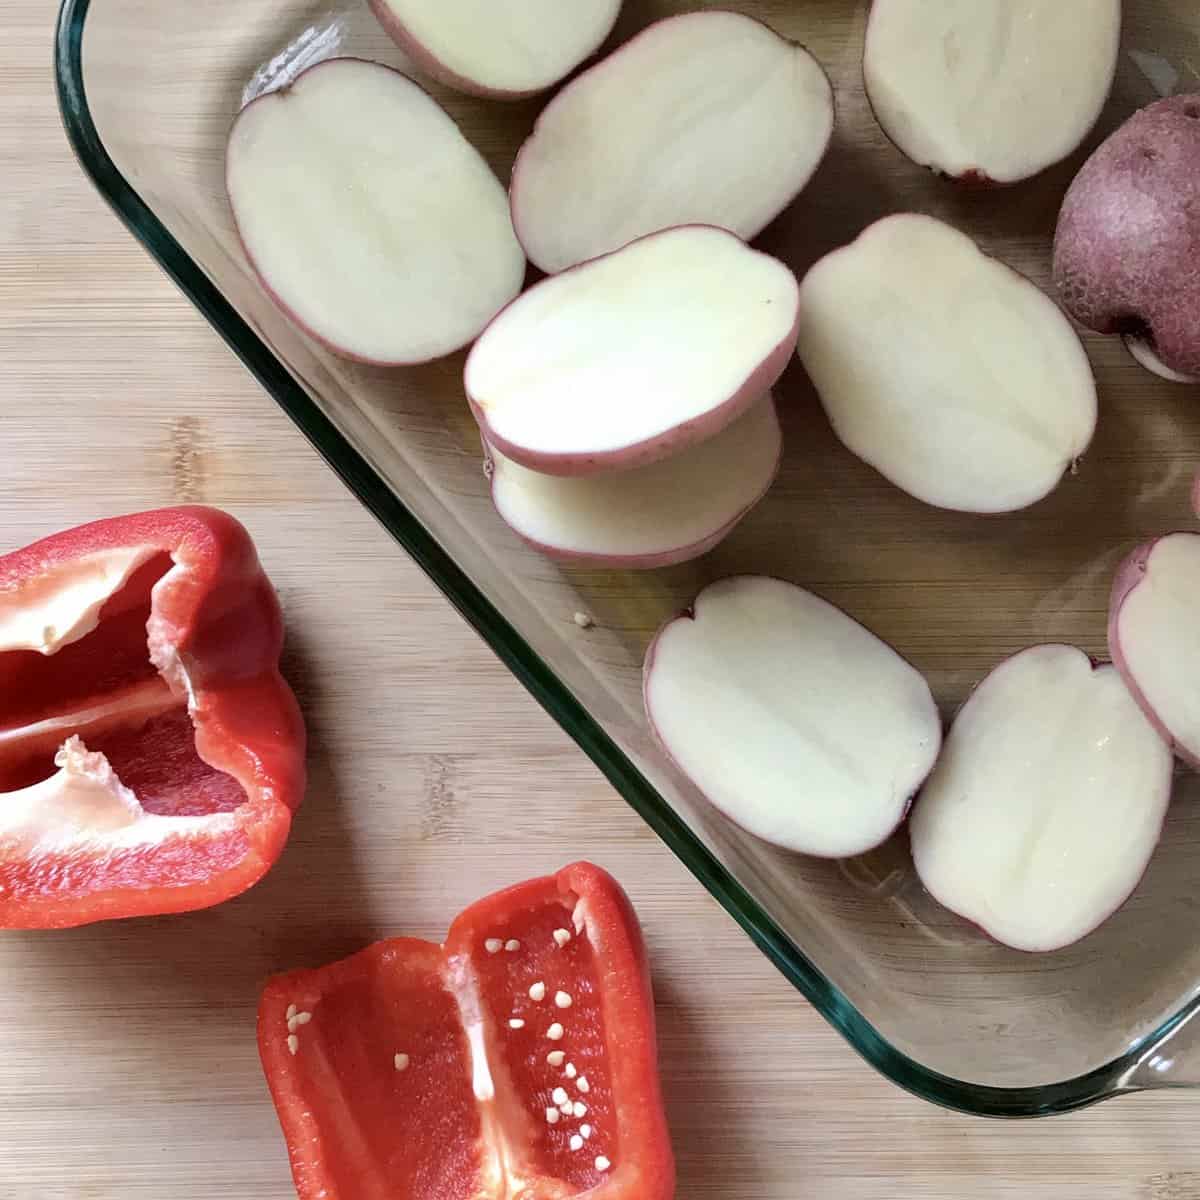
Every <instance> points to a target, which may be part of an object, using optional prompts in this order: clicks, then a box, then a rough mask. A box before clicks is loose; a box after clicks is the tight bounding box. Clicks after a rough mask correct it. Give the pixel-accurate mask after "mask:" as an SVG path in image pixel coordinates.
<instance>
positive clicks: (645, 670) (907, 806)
mask: <svg viewBox="0 0 1200 1200" xmlns="http://www.w3.org/2000/svg"><path fill="white" fill-rule="evenodd" d="M738 579H774V580H775V581H776V582H778V583H790V582H791V581H790V580H787V579H782V578H780V577H779V576H778V575H728V576H726V577H725V579H723V580H718V581H714V582H721V583H729V582H732V581H734V580H738ZM708 586H709V587H711V586H712V584H709V585H708ZM793 586H795V585H793ZM809 590H811V589H809ZM701 595H703V592H701ZM813 595H814V596H815V595H817V593H816V592H813ZM697 599H699V596H697ZM820 599H822V600H824V599H825V597H824V596H821V597H820ZM826 603H827V604H829V603H831V602H830V601H826ZM832 607H834V608H837V609H838V612H840V613H842V614H844V615H845V616H847V617H850V620H852V621H853V622H854V623H855V624H856V625H858V626H859V627H860V628H861V629H864V630H866V632H867V633H870V634H871V636H872V637H874V638H878V640H879V641H881V642H882V641H883V639H882V638H880V637H879V635H878V634H875V633H871V630H869V629H867V627H866V626H865V625H863V623H862V622H861V621H860V620H858V618H857V617H853V616H850V614H849V613H848V612H846V610H845V609H843V608H838V606H837V605H836V604H834V605H832ZM695 619H696V606H695V603H694V602H693V603H692V604H691V605H689V606H688V607H687V608H685V609H683V610H682V611H681V612H680V613H679V614H678V615H677V616H674V617H671V619H670V620H668V621H665V622H664V623H663V625H662V628H660V629H659V631H658V632H657V633H656V634H655V635H654V637H653V638H652V639H651V641H650V645H649V646H648V647H647V649H646V657H645V659H644V660H643V663H642V709H643V711H644V712H645V714H646V724H647V725H648V726H649V727H650V733H651V735H652V736H653V738H654V741H655V744H656V745H657V746H658V748H659V749H660V750H661V751H662V752H663V754H664V755H665V756H666V759H667V761H668V762H669V763H670V764H671V766H673V767H674V768H675V770H676V771H678V772H679V774H680V775H682V776H683V777H684V778H685V779H686V780H688V782H689V783H691V785H692V786H693V787H694V788H695V789H696V791H698V792H700V794H701V795H702V796H703V797H704V799H705V800H706V801H707V802H708V803H709V804H711V805H712V806H713V808H715V809H716V810H717V812H719V813H721V814H722V816H724V817H725V818H726V819H727V820H729V821H732V822H733V823H734V824H735V825H737V827H738V828H739V829H742V828H743V826H742V825H741V824H740V823H739V822H738V819H737V818H736V817H735V816H734V815H733V814H732V813H730V812H726V811H725V809H724V808H722V807H721V806H720V805H719V804H717V803H716V801H714V800H713V799H712V798H711V797H710V796H709V795H708V794H707V793H705V792H703V791H701V789H700V785H699V784H697V783H696V782H695V781H694V780H693V779H692V777H691V776H690V775H689V774H688V773H687V772H686V771H685V770H684V769H683V767H681V766H680V765H679V763H678V762H676V761H675V758H674V756H673V755H672V754H671V751H670V750H669V749H668V748H667V743H666V741H665V740H664V739H663V737H662V735H661V734H660V733H659V731H658V726H657V725H656V724H655V723H654V713H653V711H652V710H651V707H650V695H649V684H650V676H651V674H652V673H653V671H654V660H655V657H656V655H657V652H658V643H659V641H660V640H661V638H662V636H663V634H665V633H666V632H667V630H668V629H670V628H671V626H672V625H674V624H675V623H676V622H677V621H694V620H695ZM884 645H885V646H887V648H888V649H889V650H891V651H892V653H893V654H895V655H896V656H897V657H898V658H899V659H900V660H901V661H902V662H905V663H908V665H909V666H910V667H911V666H912V663H911V662H909V660H908V659H907V658H905V657H904V655H903V654H901V653H900V652H899V651H898V650H897V649H896V648H895V647H894V646H893V645H892V644H891V642H884ZM913 670H916V668H915V667H913ZM931 699H932V696H931ZM934 707H935V709H936V703H935V705H934ZM945 740H946V731H945V729H944V728H943V727H942V724H941V721H940V719H939V722H938V740H937V745H936V746H935V747H934V748H933V750H934V752H933V758H932V760H931V761H930V764H929V770H928V771H926V772H925V779H928V778H929V776H930V775H932V774H933V768H934V767H936V766H937V762H938V759H939V758H940V757H941V753H942V746H943V744H944V742H945ZM925 779H922V780H921V782H920V783H918V784H917V786H916V787H915V788H914V789H913V791H912V794H911V795H910V796H909V797H908V798H907V799H906V800H905V802H904V807H903V809H901V811H900V815H899V817H897V818H896V823H895V825H893V826H892V828H891V829H889V830H888V831H887V833H886V834H884V836H883V837H881V838H880V839H879V840H878V841H877V842H873V843H872V844H871V845H870V846H864V847H863V848H862V849H861V850H859V851H858V853H859V854H869V853H870V852H871V851H872V850H878V849H879V847H880V846H882V845H884V844H885V843H886V842H888V841H889V840H890V839H891V838H892V836H893V835H894V834H895V832H896V830H897V829H899V828H900V827H901V826H902V825H903V824H904V822H905V821H907V820H908V814H909V813H910V812H911V811H912V806H913V804H915V803H916V800H917V797H918V796H919V795H920V793H921V788H923V787H924V786H925ZM746 832H747V833H749V834H750V836H751V837H756V835H755V834H753V833H750V830H748V829H747V830H746ZM758 840H760V841H761V840H762V839H761V838H760V839H758ZM766 844H767V845H770V844H771V843H769V842H768V843H766ZM778 848H779V847H777V849H778ZM791 853H794V854H803V855H805V856H806V857H808V858H829V857H830V856H829V855H823V854H816V853H814V852H813V851H811V850H793V851H791Z"/></svg>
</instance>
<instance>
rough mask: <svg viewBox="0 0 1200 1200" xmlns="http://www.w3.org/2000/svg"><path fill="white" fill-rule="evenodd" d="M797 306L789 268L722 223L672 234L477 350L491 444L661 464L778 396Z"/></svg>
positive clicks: (530, 309)
mask: <svg viewBox="0 0 1200 1200" xmlns="http://www.w3.org/2000/svg"><path fill="white" fill-rule="evenodd" d="M797 303H798V288H797V284H796V278H795V276H794V275H793V274H792V273H791V271H790V270H789V269H788V268H787V267H785V266H784V265H783V264H782V263H781V262H779V261H778V260H777V259H774V258H771V257H769V256H768V255H766V254H761V253H759V252H758V251H756V250H751V249H750V248H749V247H748V246H746V245H745V243H744V242H742V241H740V240H739V239H738V238H736V237H734V235H733V234H731V233H727V232H726V231H724V230H721V229H715V228H713V227H711V226H699V225H693V226H687V227H684V228H681V229H669V230H666V231H664V232H662V233H657V234H654V235H652V236H651V237H646V238H642V239H640V240H639V241H636V242H633V243H631V244H630V245H628V246H626V247H624V248H623V249H621V250H618V251H617V252H615V253H613V254H609V255H606V256H604V257H602V258H598V259H594V260H593V261H591V262H587V263H583V264H581V265H580V266H578V267H575V268H573V269H572V270H570V271H566V272H564V273H563V274H561V275H555V276H552V277H550V278H549V279H545V280H543V281H542V282H541V283H539V284H538V285H537V286H536V287H533V288H530V289H529V291H527V292H526V293H525V294H524V295H523V296H521V297H520V298H519V299H518V300H516V301H514V302H513V303H512V304H510V305H509V306H508V308H506V309H505V310H504V311H503V312H502V313H501V314H500V315H499V316H498V317H497V318H496V319H495V320H494V321H493V322H492V323H491V324H490V325H489V326H488V327H487V329H486V330H485V331H484V333H483V335H482V336H481V337H480V339H479V340H478V341H477V342H476V343H475V346H474V347H473V349H472V350H471V354H470V356H469V357H468V359H467V365H466V371H465V385H466V392H467V396H468V398H469V400H470V401H471V405H472V408H473V410H474V412H475V416H476V418H477V419H478V421H479V423H480V426H481V428H482V429H483V432H484V436H485V438H486V439H487V441H488V442H489V444H491V445H492V446H495V447H496V448H497V449H498V450H500V451H501V453H503V454H505V455H506V456H507V457H509V458H511V459H513V460H515V461H517V462H519V463H522V464H523V465H524V466H527V467H530V468H532V469H534V470H540V471H543V472H546V473H550V474H587V473H595V472H596V471H599V470H603V469H606V468H611V467H617V466H635V465H640V464H643V463H646V462H652V461H655V460H657V459H660V458H665V457H667V456H668V455H669V454H671V453H674V452H676V451H678V450H680V449H682V448H683V447H685V446H687V445H690V444H694V443H696V442H698V441H702V440H703V439H704V438H706V437H711V436H712V435H713V434H715V433H717V432H718V431H719V430H720V429H722V428H724V427H725V426H726V425H728V424H729V423H730V421H732V420H734V419H735V418H736V417H738V416H740V415H741V413H742V412H744V411H745V410H746V409H747V408H748V407H749V406H750V405H751V404H752V403H753V402H754V401H755V400H757V399H758V398H759V397H760V396H762V395H763V393H764V392H766V391H767V390H768V389H769V388H770V387H771V385H772V384H773V383H774V382H775V380H776V379H777V378H778V377H779V374H780V373H781V372H782V370H783V368H784V366H785V365H786V363H787V361H788V360H789V358H790V356H791V350H792V347H794V345H795V328H796V308H797Z"/></svg>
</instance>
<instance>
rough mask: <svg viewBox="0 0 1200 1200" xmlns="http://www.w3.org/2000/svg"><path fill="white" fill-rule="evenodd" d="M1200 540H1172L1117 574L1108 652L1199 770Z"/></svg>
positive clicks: (1137, 555) (1138, 555)
mask: <svg viewBox="0 0 1200 1200" xmlns="http://www.w3.org/2000/svg"><path fill="white" fill-rule="evenodd" d="M1198 600H1200V534H1197V533H1169V534H1167V535H1166V536H1165V537H1160V538H1157V539H1155V540H1154V541H1152V542H1148V543H1146V544H1145V545H1143V546H1139V547H1138V548H1137V549H1136V550H1135V551H1134V552H1133V553H1132V554H1131V555H1130V556H1129V557H1128V558H1127V559H1126V560H1125V561H1124V562H1123V563H1122V564H1121V566H1120V568H1118V570H1117V577H1116V580H1115V582H1114V584H1113V592H1112V601H1111V603H1110V605H1109V624H1108V648H1109V653H1110V654H1111V655H1112V656H1113V662H1115V663H1116V664H1117V667H1118V669H1119V670H1120V672H1121V674H1122V675H1123V676H1124V678H1125V682H1126V683H1127V684H1128V685H1129V689H1130V691H1131V692H1132V693H1133V695H1134V698H1135V699H1136V700H1137V702H1138V703H1139V704H1140V705H1141V706H1142V711H1143V712H1145V714H1146V716H1147V717H1148V718H1149V719H1150V721H1151V722H1152V723H1153V724H1154V726H1155V728H1156V729H1158V731H1159V732H1160V733H1161V734H1162V736H1163V738H1165V739H1166V741H1167V742H1168V743H1169V744H1170V745H1171V747H1172V748H1173V749H1174V751H1175V753H1176V754H1178V755H1179V757H1180V758H1182V759H1184V760H1185V761H1187V762H1189V763H1191V764H1192V765H1193V766H1200V609H1198V608H1197V601H1198Z"/></svg>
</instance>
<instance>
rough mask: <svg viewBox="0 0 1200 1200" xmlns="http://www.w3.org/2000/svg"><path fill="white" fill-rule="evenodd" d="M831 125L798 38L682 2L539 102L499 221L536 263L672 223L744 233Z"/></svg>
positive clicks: (772, 204) (822, 82)
mask: <svg viewBox="0 0 1200 1200" xmlns="http://www.w3.org/2000/svg"><path fill="white" fill-rule="evenodd" d="M832 132H833V92H832V89H831V88H830V85H829V81H828V79H827V78H826V76H825V73H824V72H823V71H822V70H821V67H820V66H819V65H818V63H817V62H816V60H815V59H814V58H813V57H812V56H811V55H810V54H809V53H808V52H807V51H806V50H805V49H804V47H803V46H799V45H796V44H795V43H794V42H789V41H787V40H785V39H784V38H781V37H779V35H778V34H776V33H775V32H774V31H773V30H771V29H769V28H768V27H767V26H766V25H763V24H762V23H761V22H759V21H755V20H753V19H752V18H750V17H744V16H741V15H739V14H738V13H732V12H722V11H709V12H697V13H685V14H683V15H681V16H677V17H671V18H668V19H666V20H663V21H658V22H657V23H655V24H654V25H651V26H650V27H649V28H648V29H646V30H644V31H643V32H642V33H640V34H639V35H638V36H637V37H635V38H633V39H632V41H630V42H628V43H626V44H625V45H624V46H622V47H621V48H620V49H619V50H617V51H616V52H615V53H613V54H611V55H609V57H608V58H606V59H604V60H603V61H602V62H600V63H598V64H597V65H596V66H594V67H592V68H591V69H589V70H588V71H585V72H584V73H583V74H582V75H580V76H579V78H578V79H575V80H573V81H572V82H571V83H570V84H568V85H567V87H565V88H564V89H563V90H562V91H561V92H560V93H559V94H558V95H557V96H556V97H555V98H554V99H553V100H552V101H551V102H550V104H548V105H547V106H546V109H545V111H544V112H543V113H542V115H541V116H540V117H539V118H538V122H537V124H536V125H535V126H534V130H533V134H532V135H531V136H530V138H529V140H528V141H527V142H526V143H525V145H524V146H523V147H522V148H521V152H520V154H519V155H518V157H517V161H516V164H515V166H514V167H513V179H512V189H511V193H512V206H513V221H514V224H515V225H516V228H517V234H518V236H519V237H520V239H521V242H522V245H524V247H525V251H526V253H527V254H528V255H529V257H530V259H531V261H533V262H534V263H535V264H536V265H537V266H539V267H541V269H542V270H543V271H548V272H554V271H561V270H563V269H564V268H566V267H569V266H572V265H573V264H574V263H578V262H582V261H583V260H584V259H588V258H594V257H596V256H597V255H599V254H604V253H606V252H607V251H609V250H615V249H616V248H617V247H618V246H623V245H625V244H626V243H627V242H630V241H632V240H633V239H634V238H637V237H642V236H643V235H645V234H647V233H653V232H654V231H655V230H658V229H666V228H668V227H670V226H673V225H686V224H693V223H694V224H708V225H720V226H721V227H722V228H725V229H730V230H732V231H733V232H734V233H736V234H738V235H739V236H741V237H743V238H747V239H748V238H751V237H753V236H754V235H755V234H757V233H758V232H759V231H760V230H761V229H762V228H763V227H764V226H765V225H766V224H767V223H768V222H769V221H771V220H772V219H773V218H774V217H776V216H777V215H778V214H779V213H780V212H782V211H783V209H784V208H786V207H787V205H788V204H790V203H791V201H792V200H793V199H794V197H795V196H796V194H797V193H798V192H799V191H800V190H801V188H803V187H804V185H805V184H806V183H807V182H808V181H809V179H810V178H811V177H812V174H813V172H814V171H815V170H816V169H817V166H818V164H819V163H820V161H821V159H822V157H823V156H824V154H825V150H826V148H827V147H828V145H829V139H830V136H831V135H832Z"/></svg>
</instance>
